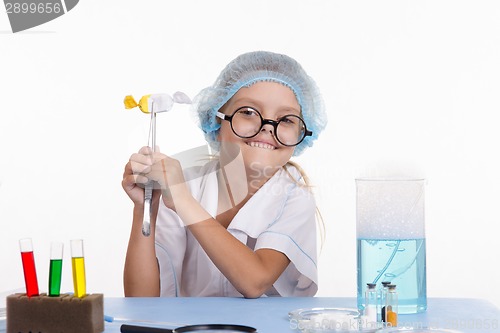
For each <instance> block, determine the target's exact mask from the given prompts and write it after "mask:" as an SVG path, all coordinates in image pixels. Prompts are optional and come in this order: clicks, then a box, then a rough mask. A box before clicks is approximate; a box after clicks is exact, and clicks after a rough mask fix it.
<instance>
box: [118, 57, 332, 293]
mask: <svg viewBox="0 0 500 333" xmlns="http://www.w3.org/2000/svg"><path fill="white" fill-rule="evenodd" d="M194 105H195V106H194V108H195V110H196V111H197V113H198V116H199V120H200V127H201V128H202V130H203V132H204V134H205V137H206V139H207V142H208V143H209V144H210V146H211V148H212V149H214V150H215V151H217V152H218V155H217V158H216V159H215V160H213V161H209V162H208V163H207V164H206V165H204V166H203V167H201V168H198V169H193V170H185V171H183V170H182V169H181V166H180V163H179V162H178V161H177V160H175V159H172V158H170V157H168V156H166V155H164V154H162V153H159V152H152V150H151V149H150V148H148V147H144V148H142V149H141V150H140V151H139V153H137V154H133V155H132V156H131V158H130V160H129V162H128V163H127V165H126V167H125V172H124V176H123V181H122V186H123V188H124V190H125V192H126V193H127V194H128V196H129V197H130V199H131V200H132V201H133V203H134V213H133V222H132V230H131V234H130V240H129V245H128V250H127V256H126V260H125V270H124V289H125V295H126V296H244V297H247V298H255V297H260V296H262V295H267V296H271V295H273V296H313V295H314V294H315V293H316V291H317V266H316V263H317V261H316V251H317V248H316V224H315V211H316V205H315V202H314V198H313V196H312V195H311V193H310V190H309V189H308V187H307V184H306V179H305V177H304V175H303V173H302V171H301V169H300V168H299V167H298V166H296V165H295V164H294V163H292V162H290V158H291V157H292V155H295V156H297V155H299V154H300V153H302V151H303V150H304V149H305V148H306V147H308V146H311V145H312V143H313V141H314V140H315V139H316V138H317V137H318V135H319V133H320V132H321V131H322V130H323V128H324V126H325V125H326V115H325V112H324V107H323V102H322V99H321V96H320V94H319V90H318V88H317V86H316V84H315V83H314V81H313V80H312V79H311V78H310V77H309V76H308V75H307V74H306V73H305V72H304V70H303V69H302V67H301V66H300V65H299V64H298V63H297V62H296V61H295V60H293V59H291V58H290V57H288V56H285V55H281V54H275V53H271V52H263V51H258V52H250V53H246V54H243V55H240V56H239V57H237V58H236V59H234V60H233V61H232V62H231V63H229V64H228V65H227V66H226V68H225V69H224V70H223V71H222V72H221V74H220V75H219V78H218V79H217V81H216V82H215V83H214V85H213V86H212V87H209V88H206V89H204V90H202V91H201V92H200V94H199V95H198V96H197V97H196V99H195V104H194ZM150 180H152V181H154V182H155V184H157V188H158V189H157V190H155V191H154V194H153V203H154V205H153V216H156V219H154V218H153V219H152V221H151V233H152V236H151V237H144V236H143V235H142V233H141V227H142V220H143V210H144V190H143V187H144V184H146V183H147V182H148V181H150Z"/></svg>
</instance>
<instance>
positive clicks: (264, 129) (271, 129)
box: [260, 124, 274, 134]
mask: <svg viewBox="0 0 500 333" xmlns="http://www.w3.org/2000/svg"><path fill="white" fill-rule="evenodd" d="M266 126H267V127H268V129H267V130H268V131H269V133H271V134H273V130H274V128H273V126H272V125H271V124H264V126H262V128H261V129H260V131H261V132H265V131H266Z"/></svg>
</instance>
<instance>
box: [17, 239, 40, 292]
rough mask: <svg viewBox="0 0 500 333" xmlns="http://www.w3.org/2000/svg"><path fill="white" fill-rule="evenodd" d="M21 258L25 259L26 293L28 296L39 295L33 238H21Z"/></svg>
mask: <svg viewBox="0 0 500 333" xmlns="http://www.w3.org/2000/svg"><path fill="white" fill-rule="evenodd" d="M19 247H20V249H21V259H22V261H23V270H24V282H25V283H26V295H27V296H28V297H31V296H38V295H39V292H38V280H37V278H36V269H35V256H34V255H33V243H32V242H31V238H23V239H21V240H19Z"/></svg>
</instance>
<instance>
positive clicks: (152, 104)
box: [124, 91, 191, 237]
mask: <svg viewBox="0 0 500 333" xmlns="http://www.w3.org/2000/svg"><path fill="white" fill-rule="evenodd" d="M174 103H179V104H191V99H190V98H189V97H188V96H187V95H186V94H184V93H182V92H180V91H178V92H176V93H175V94H174V96H173V97H171V96H170V95H168V94H151V95H146V96H143V97H142V98H141V99H140V100H139V103H137V102H136V101H135V100H134V98H133V97H132V96H130V95H129V96H126V97H125V100H124V104H125V108H126V109H131V108H134V107H136V106H138V107H139V109H140V110H141V111H142V112H144V113H150V114H151V120H150V124H149V138H148V146H149V142H150V140H149V139H151V146H150V147H151V149H152V150H153V153H154V152H156V114H157V113H161V112H168V111H170V110H171V109H172V107H173V105H174ZM153 187H154V184H153V181H151V180H150V181H149V182H147V183H146V185H145V187H144V216H143V220H142V234H143V235H144V236H146V237H147V236H149V235H150V234H151V219H152V204H151V202H152V199H153Z"/></svg>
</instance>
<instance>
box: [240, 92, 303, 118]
mask: <svg viewBox="0 0 500 333" xmlns="http://www.w3.org/2000/svg"><path fill="white" fill-rule="evenodd" d="M232 104H233V105H237V106H238V107H242V106H251V107H255V108H256V109H257V111H259V112H262V110H261V109H260V105H261V104H260V102H259V101H257V100H254V99H252V98H249V97H240V98H237V99H235V100H233V103H232ZM277 113H278V114H281V113H285V114H297V115H299V116H300V115H301V112H300V110H299V109H297V108H295V107H293V106H288V105H283V106H281V107H280V108H279V110H278V111H277Z"/></svg>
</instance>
